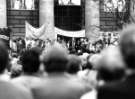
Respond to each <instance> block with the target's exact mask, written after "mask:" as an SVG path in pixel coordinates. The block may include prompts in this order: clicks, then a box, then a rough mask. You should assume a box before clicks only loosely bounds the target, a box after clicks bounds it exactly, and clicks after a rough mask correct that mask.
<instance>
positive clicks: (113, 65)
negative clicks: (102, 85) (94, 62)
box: [97, 46, 125, 81]
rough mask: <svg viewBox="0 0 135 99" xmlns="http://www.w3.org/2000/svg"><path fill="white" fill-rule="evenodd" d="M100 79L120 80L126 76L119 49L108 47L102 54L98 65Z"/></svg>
mask: <svg viewBox="0 0 135 99" xmlns="http://www.w3.org/2000/svg"><path fill="white" fill-rule="evenodd" d="M97 69H98V71H99V77H100V79H102V80H104V81H114V80H120V79H122V78H123V76H124V69H125V64H124V61H123V59H122V56H121V53H120V50H119V48H118V47H114V46H111V47H108V48H106V49H104V50H103V51H102V52H101V58H100V60H99V63H98V68H97Z"/></svg>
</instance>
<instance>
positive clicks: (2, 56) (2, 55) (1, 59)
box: [0, 40, 9, 73]
mask: <svg viewBox="0 0 135 99" xmlns="http://www.w3.org/2000/svg"><path fill="white" fill-rule="evenodd" d="M8 60H9V57H8V51H7V48H6V45H5V44H4V42H2V41H1V40H0V73H3V72H4V70H5V69H6V67H7V65H8Z"/></svg>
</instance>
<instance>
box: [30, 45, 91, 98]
mask: <svg viewBox="0 0 135 99" xmlns="http://www.w3.org/2000/svg"><path fill="white" fill-rule="evenodd" d="M67 63H68V52H67V50H66V49H65V48H63V47H62V46H61V45H59V44H55V45H53V46H51V47H50V49H49V50H48V53H46V54H45V55H44V60H43V64H44V66H45V71H46V72H47V75H48V76H46V77H45V78H43V79H42V81H41V83H38V84H37V86H34V87H33V88H32V92H33V95H34V98H35V99H45V98H46V99H79V98H80V97H81V96H82V95H83V94H84V93H85V92H87V91H89V90H91V88H90V87H88V86H86V85H85V84H84V82H81V81H80V79H77V78H76V79H75V77H71V75H69V74H68V73H66V71H67Z"/></svg>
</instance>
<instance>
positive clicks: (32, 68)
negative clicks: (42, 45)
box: [20, 48, 40, 74]
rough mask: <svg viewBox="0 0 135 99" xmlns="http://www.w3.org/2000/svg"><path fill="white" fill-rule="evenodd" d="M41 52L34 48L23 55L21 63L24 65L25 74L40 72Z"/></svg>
mask: <svg viewBox="0 0 135 99" xmlns="http://www.w3.org/2000/svg"><path fill="white" fill-rule="evenodd" d="M39 57H40V50H39V49H38V48H32V49H29V50H26V51H24V52H23V53H22V56H21V57H20V61H21V64H22V69H23V72H24V73H26V74H33V73H36V72H38V70H39V66H40V59H39Z"/></svg>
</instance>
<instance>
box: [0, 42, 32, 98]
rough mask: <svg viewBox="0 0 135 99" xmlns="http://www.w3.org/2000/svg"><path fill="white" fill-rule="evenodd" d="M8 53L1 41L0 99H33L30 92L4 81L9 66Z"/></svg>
mask: <svg viewBox="0 0 135 99" xmlns="http://www.w3.org/2000/svg"><path fill="white" fill-rule="evenodd" d="M8 60H9V59H8V51H7V49H6V47H5V44H4V43H3V42H2V41H0V98H1V99H32V94H31V92H30V90H28V89H26V88H24V87H21V86H16V85H14V84H12V83H11V82H9V81H5V80H4V79H3V75H4V73H5V70H6V67H7V65H8Z"/></svg>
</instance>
